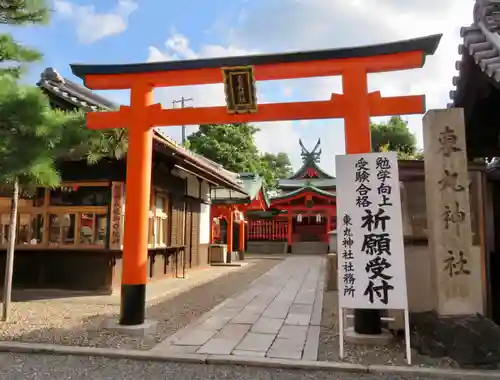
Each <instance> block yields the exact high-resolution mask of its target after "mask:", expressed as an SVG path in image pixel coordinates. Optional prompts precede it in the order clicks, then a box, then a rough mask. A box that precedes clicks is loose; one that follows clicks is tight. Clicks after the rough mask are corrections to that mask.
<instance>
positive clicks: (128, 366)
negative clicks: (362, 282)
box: [0, 354, 435, 380]
mask: <svg viewBox="0 0 500 380" xmlns="http://www.w3.org/2000/svg"><path fill="white" fill-rule="evenodd" d="M0 379H5V380H17V379H19V380H63V379H64V380H66V379H71V380H80V379H82V380H83V379H85V380H88V379H92V380H139V379H148V380H160V379H161V380H169V379H172V380H195V379H203V380H226V379H227V380H257V379H258V380H429V379H431V377H425V376H412V375H394V374H390V375H387V374H386V375H374V374H358V373H343V372H323V371H308V372H306V371H299V370H280V369H272V368H255V367H242V366H210V365H204V364H186V363H184V364H180V363H158V362H147V361H130V360H113V359H106V358H102V357H101V358H95V357H82V356H78V357H77V356H51V355H14V354H0ZM432 379H435V377H434V378H432Z"/></svg>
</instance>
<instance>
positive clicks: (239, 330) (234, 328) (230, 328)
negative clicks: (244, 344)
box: [214, 323, 252, 341]
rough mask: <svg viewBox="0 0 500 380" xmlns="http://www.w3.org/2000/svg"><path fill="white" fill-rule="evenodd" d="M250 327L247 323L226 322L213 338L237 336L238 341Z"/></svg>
mask: <svg viewBox="0 0 500 380" xmlns="http://www.w3.org/2000/svg"><path fill="white" fill-rule="evenodd" d="M250 327H252V326H251V325H249V324H234V323H231V324H228V325H226V326H224V328H223V329H222V330H221V331H219V333H218V334H217V335H216V336H215V337H214V338H231V337H235V339H236V338H238V337H239V338H238V341H240V340H241V339H242V338H243V337H244V336H245V334H246V333H247V332H248V330H250Z"/></svg>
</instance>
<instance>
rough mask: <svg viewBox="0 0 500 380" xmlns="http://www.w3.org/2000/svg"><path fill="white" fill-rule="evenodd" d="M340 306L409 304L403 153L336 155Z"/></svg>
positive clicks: (382, 306) (405, 307)
mask: <svg viewBox="0 0 500 380" xmlns="http://www.w3.org/2000/svg"><path fill="white" fill-rule="evenodd" d="M336 172H337V250H338V271H339V273H338V274H339V275H338V281H339V288H338V289H339V306H340V307H341V308H347V309H407V307H408V298H407V292H406V272H405V256H404V241H403V223H402V218H401V197H400V187H399V173H398V162H397V156H396V153H394V152H389V153H366V154H352V155H344V156H337V157H336Z"/></svg>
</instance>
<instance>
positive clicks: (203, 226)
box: [199, 203, 211, 244]
mask: <svg viewBox="0 0 500 380" xmlns="http://www.w3.org/2000/svg"><path fill="white" fill-rule="evenodd" d="M210 228H211V226H210V205H209V204H206V203H202V204H201V205H200V228H199V231H200V244H209V243H210Z"/></svg>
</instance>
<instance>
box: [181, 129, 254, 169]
mask: <svg viewBox="0 0 500 380" xmlns="http://www.w3.org/2000/svg"><path fill="white" fill-rule="evenodd" d="M258 131H259V129H258V128H256V127H254V126H252V125H250V124H247V123H236V124H209V125H200V128H199V129H198V131H196V132H195V133H193V134H191V135H190V136H188V138H187V141H189V147H190V149H191V150H192V151H194V152H196V153H198V154H201V155H203V156H205V157H206V158H208V159H210V160H212V161H215V162H217V163H219V164H221V165H222V166H224V167H225V168H226V169H227V170H231V171H233V172H236V173H241V172H252V173H259V172H260V171H261V167H262V165H261V161H260V156H259V150H258V149H257V145H256V144H255V134H256V133H257V132H258Z"/></svg>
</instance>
